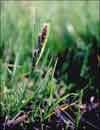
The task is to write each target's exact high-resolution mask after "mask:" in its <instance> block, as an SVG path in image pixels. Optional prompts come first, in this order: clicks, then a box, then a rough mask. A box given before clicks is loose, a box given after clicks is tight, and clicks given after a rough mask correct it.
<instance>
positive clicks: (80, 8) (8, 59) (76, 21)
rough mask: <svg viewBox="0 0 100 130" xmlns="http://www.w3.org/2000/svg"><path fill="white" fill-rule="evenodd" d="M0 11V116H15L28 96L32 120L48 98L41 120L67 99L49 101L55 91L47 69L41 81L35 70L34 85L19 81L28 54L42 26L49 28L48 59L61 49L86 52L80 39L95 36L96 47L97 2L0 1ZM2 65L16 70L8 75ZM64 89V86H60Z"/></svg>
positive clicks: (98, 26) (28, 60) (99, 24)
mask: <svg viewBox="0 0 100 130" xmlns="http://www.w3.org/2000/svg"><path fill="white" fill-rule="evenodd" d="M0 8H1V14H0V24H1V29H0V53H1V54H0V64H1V67H0V79H1V83H0V87H1V92H0V95H1V96H2V95H3V96H2V97H1V106H2V107H1V108H2V113H3V112H4V113H5V112H6V113H7V114H8V115H9V114H15V113H17V112H18V111H19V110H20V108H21V106H22V104H24V103H25V102H26V101H27V100H29V99H30V98H31V96H32V97H34V106H33V117H35V114H36V113H38V112H39V111H40V104H41V103H43V101H44V100H45V99H46V98H45V97H48V107H46V108H45V116H47V115H46V114H47V113H48V109H49V106H50V105H51V104H52V107H51V108H52V109H53V108H55V105H54V104H53V103H55V102H56V105H57V104H58V103H59V102H60V101H62V100H63V99H66V97H67V95H66V96H64V97H63V98H61V99H60V97H59V95H58V96H57V99H53V95H54V93H55V92H56V91H57V88H56V83H55V79H54V78H51V79H50V78H49V76H50V72H49V71H50V68H49V69H48V72H47V74H46V77H45V78H44V79H41V69H40V70H39V72H38V70H36V74H37V75H38V81H37V82H36V83H35V80H34V78H33V81H32V82H31V81H30V82H29V81H27V80H26V79H25V80H23V79H20V78H22V77H23V75H24V74H25V73H28V72H30V71H31V68H30V66H31V62H32V61H31V60H32V57H31V53H32V51H33V49H34V47H35V45H36V43H37V37H38V34H39V32H40V30H41V28H42V25H43V24H44V23H46V22H47V23H49V24H50V34H49V38H48V41H47V47H46V48H49V51H50V54H51V55H54V54H55V53H58V52H62V51H63V50H65V48H75V49H77V48H81V49H83V50H85V49H87V47H88V44H89V43H88V41H85V40H84V38H83V37H82V35H83V36H85V37H86V38H87V37H89V36H91V35H93V36H96V38H97V40H98V46H100V36H99V34H100V21H99V20H100V19H99V0H88V1H85V0H83V1H78V0H75V1H29V2H28V1H0ZM47 50H48V49H47ZM45 51H46V50H45ZM45 60H48V59H45ZM5 63H6V64H9V63H11V64H14V65H16V66H17V67H14V68H13V70H12V71H11V70H10V69H8V68H7V66H6V65H5ZM18 66H19V67H18ZM38 73H39V74H38ZM34 86H35V87H34ZM37 86H38V89H36V87H37ZM47 86H48V87H47ZM65 89H66V85H64V90H65ZM67 89H69V88H67ZM38 90H39V91H38ZM37 92H38V94H37ZM36 94H37V95H36ZM77 96H78V97H79V96H80V93H77V94H76V97H77ZM39 99H40V100H39ZM59 100H60V101H59ZM38 101H40V104H39V105H37V102H38ZM36 106H38V107H36ZM50 111H51V109H50Z"/></svg>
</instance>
